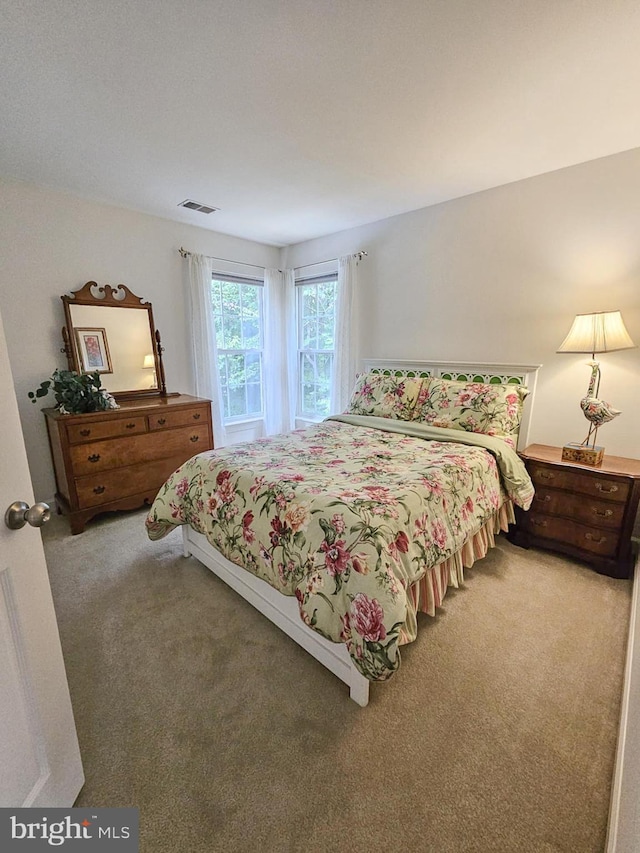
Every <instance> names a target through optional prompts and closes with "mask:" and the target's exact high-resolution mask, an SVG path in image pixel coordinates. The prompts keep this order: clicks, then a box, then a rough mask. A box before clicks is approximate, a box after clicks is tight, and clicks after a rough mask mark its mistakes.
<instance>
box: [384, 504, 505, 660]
mask: <svg viewBox="0 0 640 853" xmlns="http://www.w3.org/2000/svg"><path fill="white" fill-rule="evenodd" d="M515 520H516V519H515V514H514V511H513V503H512V502H511V501H510V500H506V501H505V502H504V503H503V504H502V506H501V507H500V508H499V509H498V510H496V512H495V513H494V514H493V515H492V516H491V518H490V519H489V520H488V521H487V522H486V523H485V524H484V525H483V526H482V527H481V528H480V530H478V532H477V533H476V534H475V535H474V536H472V537H471V538H470V539H468V540H467V541H466V542H465V544H464V545H463V546H462V548H461V549H460V550H459V551H457V552H456V553H455V554H453V555H452V556H451V557H449V559H447V560H445V561H444V563H439V564H438V565H437V566H433V567H432V568H431V569H429V570H428V571H427V573H426V574H425V575H424V576H423V577H422V578H420V580H419V581H416V582H415V583H414V584H413V586H411V587H410V589H409V602H412V603H413V607H414V611H415V612H416V613H417V612H418V611H420V612H421V613H428V614H429V616H435V614H436V608H437V607H440V605H441V604H442V601H443V599H444V597H445V595H446V594H447V589H448V588H449V587H450V586H453V587H456V589H457V588H458V587H459V586H460V584H462V583H464V570H465V569H470V568H471V566H473V564H474V563H475V561H476V560H480V559H482V557H484V556H486V554H487V552H488V551H489V549H490V548H493V547H494V546H495V544H496V543H495V535H496V534H497V533H500V532H506V531H508V530H509V525H510V524H515ZM408 640H409V638H408V637H407V638H406V639H404V642H405V643H406V642H407V641H408ZM402 642H403V640H402V639H401V643H402Z"/></svg>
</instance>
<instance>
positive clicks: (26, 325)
mask: <svg viewBox="0 0 640 853" xmlns="http://www.w3.org/2000/svg"><path fill="white" fill-rule="evenodd" d="M182 245H183V246H184V247H185V248H186V249H189V250H191V251H194V252H202V253H204V254H207V255H215V256H220V257H223V258H232V259H234V260H239V261H244V262H245V263H253V264H259V265H263V266H269V267H277V266H278V262H279V250H278V249H276V248H274V247H272V246H265V245H262V244H259V243H253V242H250V241H247V240H239V239H236V238H234V237H227V236H225V235H223V234H217V233H215V232H213V231H208V230H206V229H204V228H198V227H195V226H191V225H184V224H181V223H177V222H170V221H169V220H164V219H159V218H157V217H154V216H148V215H146V214H142V213H136V212H132V211H128V210H123V209H121V208H117V207H112V206H109V205H106V204H98V203H95V202H90V201H85V200H82V199H79V198H76V197H73V196H71V195H67V194H64V193H60V192H55V191H52V190H48V189H42V188H39V187H35V186H32V185H30V184H24V183H17V182H3V181H0V257H1V258H2V261H1V263H0V312H1V313H2V317H3V320H4V326H5V331H6V336H7V343H8V347H9V358H10V361H11V369H12V372H13V377H14V381H15V386H16V393H17V396H18V404H19V409H20V418H21V421H22V426H23V430H24V435H25V443H26V447H27V454H28V457H29V466H30V470H31V477H32V480H33V486H34V492H35V495H36V499H37V500H48V499H50V498H52V496H53V494H54V492H55V480H54V475H53V469H52V465H51V458H50V455H49V447H48V442H47V436H46V428H45V424H44V416H43V415H42V414H41V412H40V408H41V405H32V403H31V402H30V401H29V399H28V398H27V393H28V392H29V391H32V390H35V388H36V387H37V386H38V385H39V384H40V382H41V381H42V380H44V379H47V378H48V377H49V376H50V375H51V373H52V372H53V370H54V369H55V368H56V367H66V366H67V364H66V357H65V355H64V354H63V353H62V352H60V348H61V346H62V337H61V332H60V330H61V328H62V326H63V325H64V313H63V306H62V301H61V299H60V296H61V295H62V294H63V293H68V292H69V291H72V290H77V289H78V288H79V287H81V286H82V285H83V284H84V283H85V282H87V281H91V280H93V281H97V282H98V283H99V284H111V285H116V284H120V283H122V284H126V285H127V287H129V288H130V289H131V290H132V291H133V292H134V293H135V294H136V296H141V297H143V298H144V299H145V300H147V301H149V302H151V303H152V305H153V316H154V320H155V323H156V326H157V327H158V329H159V330H160V333H161V335H162V342H163V345H164V347H165V352H164V360H165V371H166V378H167V388H168V390H169V391H179V392H182V393H187V394H188V393H193V382H192V375H191V369H190V364H189V342H188V331H187V327H186V320H185V311H184V298H183V278H184V274H185V269H186V261H184V260H182V258H181V257H180V255H179V254H178V251H177V250H178V248H179V247H180V246H182ZM216 267H217V268H218V269H220V270H221V271H228V272H236V273H243V272H244V273H245V274H247V273H253V274H255V272H256V271H255V270H251V269H250V268H247V267H242V266H234V265H232V264H221V263H217V264H216ZM105 384H107V387H108V383H105ZM52 402H53V398H51V400H50V401H48V405H51V404H52ZM18 497H19V496H18Z"/></svg>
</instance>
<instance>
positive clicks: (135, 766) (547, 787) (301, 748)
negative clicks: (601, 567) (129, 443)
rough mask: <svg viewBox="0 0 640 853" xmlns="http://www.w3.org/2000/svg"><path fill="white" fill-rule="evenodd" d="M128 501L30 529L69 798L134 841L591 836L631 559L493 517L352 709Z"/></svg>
mask: <svg viewBox="0 0 640 853" xmlns="http://www.w3.org/2000/svg"><path fill="white" fill-rule="evenodd" d="M143 519H144V513H140V512H136V513H129V514H115V515H109V516H105V517H103V518H101V519H98V520H96V521H95V522H93V523H92V524H90V525H89V526H88V527H87V529H86V531H85V532H84V533H83V534H81V535H79V536H73V537H72V536H70V535H69V533H68V528H67V526H66V522H65V521H64V519H61V518H54V519H52V522H51V524H50V525H49V526H48V528H45V532H44V538H45V549H46V554H47V561H48V564H49V569H50V573H51V581H52V586H53V591H54V599H55V603H56V610H57V613H58V618H59V622H60V631H61V636H62V645H63V649H64V653H65V659H66V663H67V671H68V676H69V682H70V687H71V694H72V699H73V704H74V709H75V715H76V723H77V727H78V734H79V738H80V746H81V750H82V754H83V758H84V768H85V774H86V777H87V781H86V784H85V787H84V789H83V791H82V792H81V794H80V797H79V799H78V801H77V805H79V806H93V807H100V806H137V807H139V809H140V827H141V851H142V853H165V852H166V853H168V851H172V853H173V851H176V853H177V851H180V853H205V851H206V853H214V852H215V851H269V853H270V851H277V853H281V851H282V853H288V852H289V851H307V850H315V851H336V853H337V851H347V853H348V851H383V850H389V851H400V850H413V851H418V852H419V853H422V852H423V851H429V853H430V851H433V853H448V851H452V853H453V851H455V853H466V851H479V853H489V851H508V853H515V851H536V853H538V851H540V853H542V851H544V852H545V853H548V851H563V853H564V851H566V853H591V852H592V853H600V851H603V849H604V844H605V836H606V824H607V814H608V807H609V797H610V788H611V779H612V773H613V764H614V753H615V745H616V733H617V726H618V716H619V708H620V696H621V690H622V676H623V666H624V656H625V644H626V635H627V624H628V615H629V606H630V600H631V584H630V582H629V581H620V580H613V579H611V578H607V577H603V576H601V575H598V574H596V573H595V572H593V571H592V570H590V569H589V568H588V567H586V566H583V565H581V564H578V563H573V562H571V561H568V560H564V559H562V558H560V557H557V556H553V555H551V554H546V553H544V552H541V551H533V550H532V551H524V550H521V549H519V548H516V547H515V546H512V545H511V544H510V543H509V542H507V541H506V540H505V539H504V537H499V546H498V547H497V548H496V549H494V550H493V551H492V552H490V554H489V555H488V556H487V558H486V559H485V560H483V561H481V562H479V563H477V564H476V567H474V569H472V570H470V571H468V572H467V583H466V585H465V588H464V589H461V590H458V591H450V592H449V594H448V596H447V598H446V599H445V602H444V606H443V607H442V608H441V610H440V611H439V614H438V616H437V618H435V619H430V618H429V617H427V616H424V617H423V618H421V628H420V633H419V637H418V640H417V642H416V643H414V644H412V645H411V646H408V647H405V649H404V651H403V664H402V667H401V669H400V671H399V672H398V673H397V674H396V675H395V676H394V677H393V678H392V679H391V680H390V681H389V682H387V683H386V684H379V685H374V687H373V689H372V700H371V703H370V705H369V707H368V708H365V709H361V708H359V707H358V706H356V705H355V704H354V703H353V702H351V701H350V700H349V698H348V691H347V688H346V687H345V686H344V685H343V684H342V683H341V682H340V681H338V680H337V679H336V678H335V677H334V676H333V675H331V674H330V673H328V672H327V671H326V670H324V669H323V667H321V666H320V664H318V663H316V661H314V660H313V659H311V658H310V657H309V656H308V655H307V654H306V653H305V652H304V651H302V650H301V649H300V648H298V646H296V645H295V644H294V643H293V641H291V640H289V639H288V638H287V637H285V636H284V635H283V634H281V633H280V631H279V630H278V629H277V628H275V627H274V626H272V625H271V624H270V623H269V622H268V621H267V620H266V619H265V618H264V617H263V616H261V615H260V614H259V613H257V612H256V611H254V610H253V608H252V607H251V606H250V605H248V604H247V603H245V602H244V601H242V600H241V599H239V598H238V596H237V595H236V594H235V593H234V592H233V591H232V590H230V589H228V588H227V587H225V586H224V584H223V583H222V582H221V581H219V580H218V579H217V578H215V577H214V576H213V575H211V574H210V572H209V571H208V570H207V569H205V568H204V567H203V566H201V565H200V564H198V563H197V561H196V560H194V559H193V558H189V559H184V558H183V557H182V556H181V549H180V544H181V540H180V535H179V533H173V534H171V535H170V536H169V537H168V538H167V539H164V540H162V541H160V542H156V543H151V542H149V541H148V539H147V538H146V535H145V532H144V528H143Z"/></svg>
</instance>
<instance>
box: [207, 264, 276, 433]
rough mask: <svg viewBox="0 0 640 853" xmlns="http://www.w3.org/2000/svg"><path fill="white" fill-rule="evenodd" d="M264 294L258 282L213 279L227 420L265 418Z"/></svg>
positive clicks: (221, 376) (219, 359) (213, 304)
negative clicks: (263, 380)
mask: <svg viewBox="0 0 640 853" xmlns="http://www.w3.org/2000/svg"><path fill="white" fill-rule="evenodd" d="M262 293H263V288H262V287H261V286H260V285H258V284H253V283H248V282H242V281H238V280H226V279H222V278H214V279H213V280H212V282H211V303H212V307H213V316H214V321H215V324H216V342H217V346H218V370H219V372H220V385H221V390H222V406H223V414H224V418H225V420H233V419H242V418H248V417H262V415H263V412H264V406H263V391H262V358H263V321H262V317H263V313H262V312H263V309H262Z"/></svg>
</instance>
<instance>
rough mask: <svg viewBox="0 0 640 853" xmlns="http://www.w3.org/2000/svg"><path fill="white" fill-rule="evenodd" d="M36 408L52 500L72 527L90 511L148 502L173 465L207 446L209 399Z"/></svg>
mask: <svg viewBox="0 0 640 853" xmlns="http://www.w3.org/2000/svg"><path fill="white" fill-rule="evenodd" d="M44 414H45V417H46V421H47V431H48V433H49V444H50V446H51V455H52V457H53V464H54V468H55V474H56V488H57V491H56V503H57V505H58V511H59V512H63V513H65V514H66V515H68V516H69V520H70V523H71V532H72V533H82V531H83V530H84V527H85V524H86V523H87V521H89V519H91V518H93V516H95V515H97V514H98V513H101V512H106V511H109V510H119V509H134V508H136V507H139V506H142V505H143V504H144V503H150V502H151V501H152V500H153V499H154V498H155V496H156V494H157V492H158V490H159V489H160V486H161V485H162V484H163V483H164V481H165V480H166V479H167V477H168V476H169V475H170V474H172V473H173V471H175V469H176V468H178V467H179V466H180V465H181V464H182V463H183V462H185V461H186V460H187V459H189V458H191V456H194V455H195V454H196V453H201V452H202V451H204V450H211V449H212V448H213V430H212V425H211V403H210V402H209V401H208V400H202V399H199V398H198V397H189V396H187V395H185V394H179V395H176V396H171V397H146V398H138V399H136V400H130V401H122V402H121V403H120V408H119V409H110V410H109V411H106V412H92V413H90V414H84V415H61V414H60V412H59V411H58V410H57V409H45V410H44Z"/></svg>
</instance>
